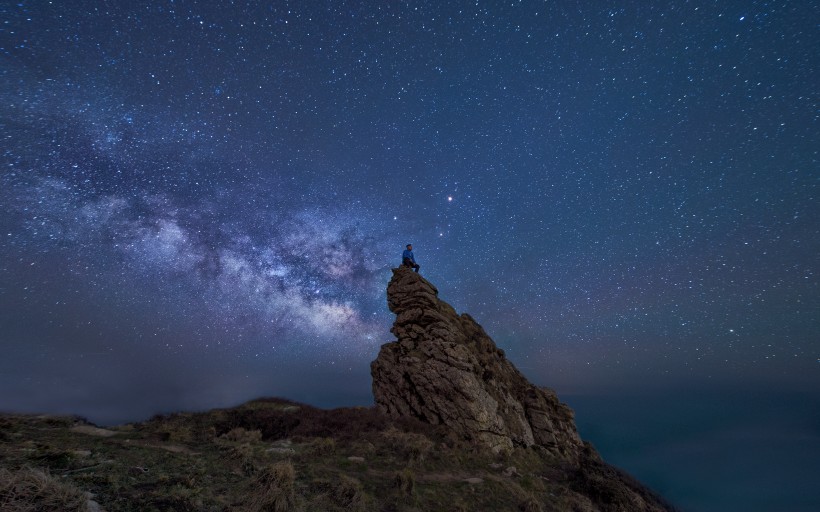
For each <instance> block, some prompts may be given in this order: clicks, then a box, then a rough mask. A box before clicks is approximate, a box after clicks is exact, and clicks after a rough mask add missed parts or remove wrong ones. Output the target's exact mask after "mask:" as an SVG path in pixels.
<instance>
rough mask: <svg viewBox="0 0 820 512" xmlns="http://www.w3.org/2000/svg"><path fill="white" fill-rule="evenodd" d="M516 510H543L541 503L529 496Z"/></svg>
mask: <svg viewBox="0 0 820 512" xmlns="http://www.w3.org/2000/svg"><path fill="white" fill-rule="evenodd" d="M518 510H520V511H521V512H543V510H544V509H543V507H542V506H541V503H540V502H539V501H538V500H537V499H535V496H533V495H532V494H530V495H529V496H527V497H526V498H524V501H522V502H521V503H520V504H519V505H518Z"/></svg>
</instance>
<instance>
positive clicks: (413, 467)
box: [0, 399, 671, 512]
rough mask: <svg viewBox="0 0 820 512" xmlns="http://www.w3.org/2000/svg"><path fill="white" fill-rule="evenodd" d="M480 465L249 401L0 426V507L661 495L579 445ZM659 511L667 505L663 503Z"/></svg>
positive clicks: (426, 502) (584, 501) (381, 431)
mask: <svg viewBox="0 0 820 512" xmlns="http://www.w3.org/2000/svg"><path fill="white" fill-rule="evenodd" d="M588 452H589V453H588V454H587V455H586V456H585V461H584V463H583V464H582V465H581V467H569V466H567V465H566V463H563V462H560V461H558V460H556V459H554V458H553V457H552V456H550V455H549V454H548V453H546V452H544V451H540V450H537V449H532V448H530V449H524V448H521V449H514V450H512V451H509V452H507V453H502V454H498V455H493V454H490V453H489V452H487V451H486V450H485V449H482V448H479V447H477V446H474V445H471V444H469V443H465V442H464V441H462V440H460V439H458V438H456V437H455V436H454V435H453V434H452V433H449V432H447V431H446V430H443V429H437V428H434V427H433V426H431V425H427V424H423V423H421V422H418V421H415V420H410V419H402V420H393V419H389V418H388V417H387V416H385V415H383V414H382V413H380V412H379V411H377V410H376V409H374V408H342V409H334V410H321V409H317V408H314V407H310V406H307V405H302V404H297V403H294V402H290V401H287V400H279V399H260V400H254V401H251V402H248V403H246V404H243V405H241V406H239V407H235V408H230V409H215V410H212V411H209V412H203V413H178V414H172V415H169V416H156V417H154V418H152V419H150V420H148V421H146V422H143V423H134V424H128V425H123V426H118V427H113V428H99V427H96V426H94V425H92V424H89V423H88V422H86V421H84V420H83V419H81V418H72V417H54V416H22V415H4V416H0V461H2V462H0V510H3V511H9V512H15V511H23V510H39V511H48V510H54V511H57V510H59V511H70V510H92V511H93V510H105V511H108V512H114V511H263V510H265V511H267V510H270V511H277V512H286V511H371V510H372V511H396V512H399V511H408V512H409V511H422V510H423V511H439V510H441V511H445V510H446V511H507V510H509V511H545V512H546V511H565V510H566V511H569V510H577V511H595V510H601V511H631V510H638V509H639V508H638V507H639V506H640V505H642V504H641V503H635V497H634V496H635V495H634V494H633V493H628V492H624V490H625V489H627V488H628V489H631V490H632V491H637V492H638V494H639V495H640V498H639V499H643V500H646V501H645V503H644V504H646V503H662V501H661V500H660V498H658V497H657V496H655V495H653V494H652V493H651V492H650V491H648V490H646V489H645V488H644V487H642V486H641V484H639V483H638V482H636V481H634V480H633V479H631V478H630V477H629V476H627V475H625V474H623V473H622V472H620V471H618V470H616V469H614V468H612V467H610V466H607V465H606V464H604V463H603V462H602V461H601V460H600V459H599V458H598V456H597V454H596V453H595V451H594V450H593V449H591V448H589V450H588ZM668 508H670V509H671V507H668Z"/></svg>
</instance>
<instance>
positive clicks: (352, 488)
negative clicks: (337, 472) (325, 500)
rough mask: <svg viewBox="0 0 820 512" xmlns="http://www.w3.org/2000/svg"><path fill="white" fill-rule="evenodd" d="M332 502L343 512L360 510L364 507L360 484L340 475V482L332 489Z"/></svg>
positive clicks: (362, 491) (353, 479)
mask: <svg viewBox="0 0 820 512" xmlns="http://www.w3.org/2000/svg"><path fill="white" fill-rule="evenodd" d="M331 497H332V499H333V502H334V503H336V504H337V505H339V506H340V507H342V508H344V509H345V510H362V509H363V508H364V506H365V497H364V490H363V489H362V484H361V483H360V482H359V481H358V480H356V479H355V478H350V477H349V476H346V475H341V481H340V482H339V484H338V485H337V486H336V488H335V489H333V493H332V495H331Z"/></svg>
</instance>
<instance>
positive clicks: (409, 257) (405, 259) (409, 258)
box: [401, 244, 421, 272]
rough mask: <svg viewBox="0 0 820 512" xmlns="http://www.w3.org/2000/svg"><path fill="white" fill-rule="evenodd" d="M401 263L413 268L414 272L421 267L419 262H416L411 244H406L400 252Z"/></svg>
mask: <svg viewBox="0 0 820 512" xmlns="http://www.w3.org/2000/svg"><path fill="white" fill-rule="evenodd" d="M401 264H402V265H404V266H405V267H410V268H412V269H414V270H415V271H416V272H418V271H419V268H421V267H420V266H419V264H418V263H416V257H415V256H413V244H407V249H405V250H404V252H403V253H401Z"/></svg>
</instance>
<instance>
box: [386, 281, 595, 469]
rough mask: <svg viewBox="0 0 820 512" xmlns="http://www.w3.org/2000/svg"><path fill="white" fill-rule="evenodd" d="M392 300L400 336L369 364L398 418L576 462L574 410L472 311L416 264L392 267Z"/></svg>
mask: <svg viewBox="0 0 820 512" xmlns="http://www.w3.org/2000/svg"><path fill="white" fill-rule="evenodd" d="M387 304H388V306H389V307H390V310H391V311H392V312H393V313H395V314H396V321H395V323H394V324H393V328H392V329H391V332H392V333H393V334H394V335H395V336H396V338H397V341H395V342H392V343H387V344H385V345H383V346H382V348H381V350H380V351H379V355H378V357H377V358H376V360H375V361H373V362H372V363H371V365H370V368H371V374H372V376H373V394H374V396H375V398H376V404H377V405H378V406H379V407H380V408H381V409H383V410H384V411H386V412H387V413H388V414H390V415H392V416H396V417H398V416H413V417H416V418H419V419H422V420H424V421H427V422H429V423H432V424H443V425H446V426H447V427H448V428H451V429H452V430H454V431H455V432H456V433H458V434H460V435H462V436H463V437H464V438H466V439H472V440H475V441H477V442H479V443H482V444H484V445H486V446H488V447H489V448H491V449H492V450H494V451H500V450H504V449H508V448H511V447H513V446H528V447H529V446H541V447H544V448H546V449H548V450H549V451H551V452H553V453H556V454H558V455H560V456H562V457H564V458H565V459H567V460H570V461H577V460H578V457H579V454H580V452H581V450H582V447H583V445H582V442H581V439H580V438H579V436H578V432H577V431H576V429H575V422H574V419H573V417H574V413H573V411H572V410H571V409H570V408H569V407H568V406H566V405H564V404H562V403H560V402H559V401H558V398H557V397H556V395H555V393H554V392H553V391H551V390H548V389H544V388H538V387H536V386H534V385H532V384H531V383H530V382H529V381H527V379H526V378H525V377H524V376H523V375H522V374H521V373H520V372H519V371H518V370H517V369H516V368H515V366H513V365H512V363H510V362H509V361H508V360H507V359H506V358H505V357H504V352H503V351H502V350H501V349H499V348H497V347H496V345H495V343H494V342H493V340H492V339H491V338H490V337H489V336H488V335H487V333H485V332H484V329H482V327H481V326H480V325H479V324H477V323H476V322H475V320H473V319H472V318H471V317H470V316H469V315H467V314H462V315H460V316H459V315H458V314H457V313H456V311H455V310H454V309H453V307H452V306H450V305H449V304H447V303H446V302H444V301H442V300H440V299H439V298H438V290H437V289H436V287H435V286H433V285H432V284H431V283H430V282H429V281H427V280H426V279H424V278H423V277H421V276H420V275H418V274H416V273H415V272H412V271H411V270H410V269H408V268H405V267H401V268H397V269H393V278H392V280H391V281H390V284H389V285H388V287H387Z"/></svg>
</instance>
